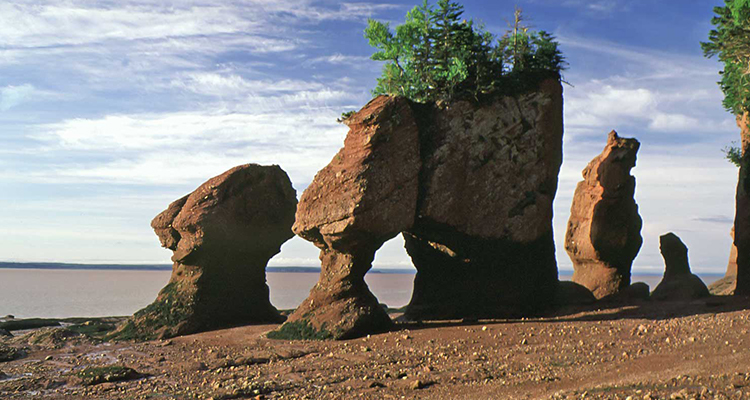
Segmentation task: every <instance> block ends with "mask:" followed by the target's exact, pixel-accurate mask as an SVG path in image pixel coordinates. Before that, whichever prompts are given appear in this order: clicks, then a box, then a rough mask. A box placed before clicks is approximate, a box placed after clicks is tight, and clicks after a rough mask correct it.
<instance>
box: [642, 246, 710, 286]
mask: <svg viewBox="0 0 750 400" xmlns="http://www.w3.org/2000/svg"><path fill="white" fill-rule="evenodd" d="M659 244H660V248H661V255H662V257H664V263H665V264H666V269H665V271H664V278H662V280H661V282H660V283H659V285H658V286H656V289H654V292H653V293H651V298H652V299H653V300H662V301H665V300H668V301H672V300H693V299H698V298H701V297H706V296H710V293H709V292H708V288H707V287H706V285H705V284H704V283H703V281H702V280H701V278H699V277H698V276H697V275H694V274H693V273H691V272H690V263H689V262H688V248H687V246H685V244H684V243H682V240H680V238H679V237H677V235H675V234H674V233H672V232H670V233H667V234H665V235H662V236H661V237H659Z"/></svg>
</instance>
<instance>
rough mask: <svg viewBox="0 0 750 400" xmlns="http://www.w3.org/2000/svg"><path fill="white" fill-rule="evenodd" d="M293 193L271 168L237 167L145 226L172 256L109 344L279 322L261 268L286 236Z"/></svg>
mask: <svg viewBox="0 0 750 400" xmlns="http://www.w3.org/2000/svg"><path fill="white" fill-rule="evenodd" d="M296 204H297V199H296V194H295V191H294V189H293V188H292V184H291V182H290V181H289V177H288V176H287V175H286V173H285V172H284V171H283V170H282V169H281V168H279V167H278V166H276V165H274V166H261V165H257V164H247V165H241V166H238V167H235V168H232V169H230V170H229V171H227V172H225V173H223V174H221V175H219V176H217V177H214V178H212V179H210V180H208V181H207V182H205V183H204V184H202V185H201V186H200V187H198V189H196V190H195V191H194V192H193V193H191V194H189V195H187V196H185V197H183V198H181V199H179V200H177V201H175V202H173V203H172V204H170V205H169V207H168V208H167V209H166V210H165V211H163V212H162V213H161V214H159V215H158V216H157V217H156V218H154V220H153V221H152V222H151V226H152V227H153V228H154V231H155V232H156V234H157V235H158V236H159V240H160V241H161V244H162V246H163V247H166V248H168V249H170V250H172V251H173V252H174V254H173V256H172V261H173V262H174V265H173V267H172V277H171V278H170V281H169V283H168V284H167V286H165V287H164V288H163V289H162V290H161V292H159V295H158V297H157V298H156V301H154V302H153V303H152V304H151V305H149V306H148V307H146V308H144V309H142V310H140V311H138V312H137V313H136V314H135V315H134V316H133V318H131V319H130V320H129V321H128V322H127V323H126V324H124V325H123V326H121V327H120V328H119V329H118V331H117V332H115V333H114V335H113V336H114V337H115V338H140V339H150V338H154V337H160V338H165V337H172V336H177V335H184V334H189V333H194V332H200V331H205V330H210V329H215V328H219V327H226V326H230V325H234V324H240V323H255V322H281V321H283V320H284V318H283V317H282V316H281V315H280V314H279V313H278V311H277V310H276V309H275V308H274V307H273V306H272V305H271V303H270V301H269V292H268V286H267V285H266V273H265V268H266V264H267V263H268V260H269V259H271V257H273V256H274V255H275V254H277V253H278V252H279V251H280V247H281V245H282V244H283V243H284V242H285V241H287V240H289V239H290V238H291V237H292V236H294V235H293V233H292V230H291V227H292V224H293V223H294V212H295V208H296Z"/></svg>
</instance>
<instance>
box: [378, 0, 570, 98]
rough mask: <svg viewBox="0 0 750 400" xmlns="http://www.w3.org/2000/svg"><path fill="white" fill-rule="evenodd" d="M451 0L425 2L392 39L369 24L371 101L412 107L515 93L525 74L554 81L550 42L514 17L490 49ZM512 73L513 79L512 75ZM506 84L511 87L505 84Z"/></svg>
mask: <svg viewBox="0 0 750 400" xmlns="http://www.w3.org/2000/svg"><path fill="white" fill-rule="evenodd" d="M463 13H464V8H463V6H462V5H460V4H459V3H457V2H455V1H451V0H438V2H437V5H436V6H435V7H433V6H432V5H430V4H429V3H428V2H427V0H424V1H423V3H422V4H421V5H420V6H417V7H415V8H414V9H412V10H411V11H409V13H407V14H406V19H405V22H404V24H402V25H399V26H398V27H397V28H396V30H395V33H394V32H393V31H392V30H391V29H390V26H389V25H388V24H385V23H382V22H379V21H375V20H372V19H371V20H369V21H368V25H367V28H366V29H365V38H367V40H368V41H369V43H370V45H371V46H373V47H375V48H376V49H378V51H377V52H375V53H374V54H373V55H372V59H373V60H377V61H384V62H386V64H385V65H384V66H383V73H382V75H381V76H380V78H378V83H377V86H376V87H375V89H374V90H373V94H374V95H379V94H393V95H402V96H406V97H408V98H410V99H412V100H414V101H417V102H428V101H437V100H450V99H454V98H467V97H473V98H475V99H478V98H479V96H481V95H484V94H488V93H492V92H493V91H495V90H497V89H498V88H499V87H500V86H503V85H504V86H507V87H518V86H519V85H517V84H514V82H512V80H521V79H525V78H522V77H521V75H523V74H524V73H528V72H535V73H538V72H540V71H545V72H551V73H554V74H555V75H557V76H558V77H559V72H560V71H561V70H562V69H563V65H564V60H563V57H562V54H561V53H560V51H559V49H558V47H557V43H556V42H555V41H554V38H553V37H552V36H551V35H549V34H547V33H546V32H543V31H542V32H530V31H529V29H528V28H527V27H525V26H523V25H521V20H522V18H521V12H520V10H517V11H516V22H515V27H514V30H513V33H512V34H511V33H508V34H506V35H505V36H503V38H502V39H501V40H500V41H498V42H497V43H495V36H494V35H492V34H491V33H489V32H486V31H484V29H483V27H482V26H480V25H477V24H475V23H474V21H472V20H468V21H467V20H465V19H463V18H462V17H463ZM511 73H513V74H511ZM508 78H511V81H509V80H508Z"/></svg>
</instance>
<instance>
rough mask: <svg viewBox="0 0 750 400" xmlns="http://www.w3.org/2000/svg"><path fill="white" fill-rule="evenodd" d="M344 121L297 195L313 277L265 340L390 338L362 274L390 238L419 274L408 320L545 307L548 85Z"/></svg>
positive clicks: (387, 107) (392, 103) (558, 132)
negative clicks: (336, 143)
mask: <svg viewBox="0 0 750 400" xmlns="http://www.w3.org/2000/svg"><path fill="white" fill-rule="evenodd" d="M347 124H348V125H349V127H350V128H351V129H350V131H349V134H348V135H347V137H346V140H345V142H344V147H343V148H342V149H341V150H340V151H339V153H338V154H337V155H336V156H335V157H334V159H333V160H332V161H331V162H330V164H329V165H328V166H327V167H325V168H324V169H323V170H321V171H320V172H319V173H318V174H317V175H316V176H315V179H314V180H313V182H312V183H311V184H310V186H309V187H308V189H307V190H305V192H304V193H303V194H302V197H301V199H300V204H299V207H298V210H297V216H296V223H295V225H294V232H295V233H297V234H298V235H299V236H301V237H303V238H305V239H307V240H309V241H311V242H313V243H314V244H315V245H316V246H317V247H319V248H320V250H321V252H320V259H321V262H322V267H321V268H322V271H321V275H320V280H319V281H318V283H317V284H316V285H315V287H314V288H313V289H312V291H311V293H310V296H309V297H308V298H307V300H305V301H304V302H303V303H302V305H300V307H299V308H297V310H296V311H295V312H294V313H293V314H292V315H290V316H289V319H288V320H287V322H286V323H285V324H284V325H283V326H282V327H281V328H280V329H279V330H277V331H275V332H272V333H270V334H269V336H270V337H277V338H299V337H311V338H336V339H340V338H350V337H355V336H359V335H364V334H367V333H371V332H376V331H379V330H384V329H387V328H389V327H390V325H391V320H390V318H389V317H388V315H387V314H386V313H385V311H384V309H383V308H382V306H380V305H379V304H378V301H377V299H376V298H375V296H374V295H372V293H371V292H370V291H369V290H368V288H367V285H366V284H365V282H364V276H365V274H366V273H367V271H368V270H369V269H370V268H371V262H372V260H373V257H374V255H375V252H376V251H377V250H378V249H379V248H380V247H381V246H382V244H383V243H384V242H385V241H387V240H388V239H391V238H393V237H394V236H395V235H397V234H399V233H403V234H404V237H405V239H406V248H407V251H408V253H409V255H410V256H411V257H412V260H413V261H414V264H415V266H416V267H417V271H418V272H417V276H416V279H415V283H414V293H413V297H412V300H411V303H410V304H409V306H408V307H407V311H406V316H407V318H412V319H423V318H435V319H442V318H461V317H498V316H510V315H513V316H520V315H527V314H530V313H534V312H537V311H539V310H541V309H542V308H544V307H545V306H547V305H549V303H551V301H552V298H553V296H554V294H555V289H556V287H557V265H556V262H555V257H554V243H553V239H552V222H551V221H552V201H553V199H554V197H555V193H556V190H557V174H558V172H559V168H560V164H561V161H562V133H563V126H562V87H561V85H560V83H559V82H558V81H557V80H554V79H550V80H546V81H543V82H541V84H540V85H539V87H538V89H537V90H535V91H531V92H526V93H523V94H517V95H514V96H505V97H501V96H496V97H494V98H492V99H491V100H486V101H482V102H480V103H477V102H469V101H456V102H452V103H439V104H416V103H412V102H411V101H409V100H406V99H404V98H400V97H388V96H380V97H377V98H375V99H373V100H372V101H371V102H370V103H368V104H367V105H366V106H365V107H364V108H363V109H362V110H361V111H359V112H358V113H357V114H355V115H354V116H352V117H351V118H349V119H348V120H347Z"/></svg>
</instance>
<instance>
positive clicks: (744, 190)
mask: <svg viewBox="0 0 750 400" xmlns="http://www.w3.org/2000/svg"><path fill="white" fill-rule="evenodd" d="M737 126H738V127H739V128H740V130H741V134H740V135H741V138H742V158H741V160H740V176H739V180H738V182H737V195H736V198H735V210H736V212H735V216H734V245H735V246H737V284H736V288H735V291H734V294H738V295H750V154H748V150H750V148H749V147H750V113H747V112H746V113H745V114H744V115H742V116H738V117H737Z"/></svg>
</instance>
